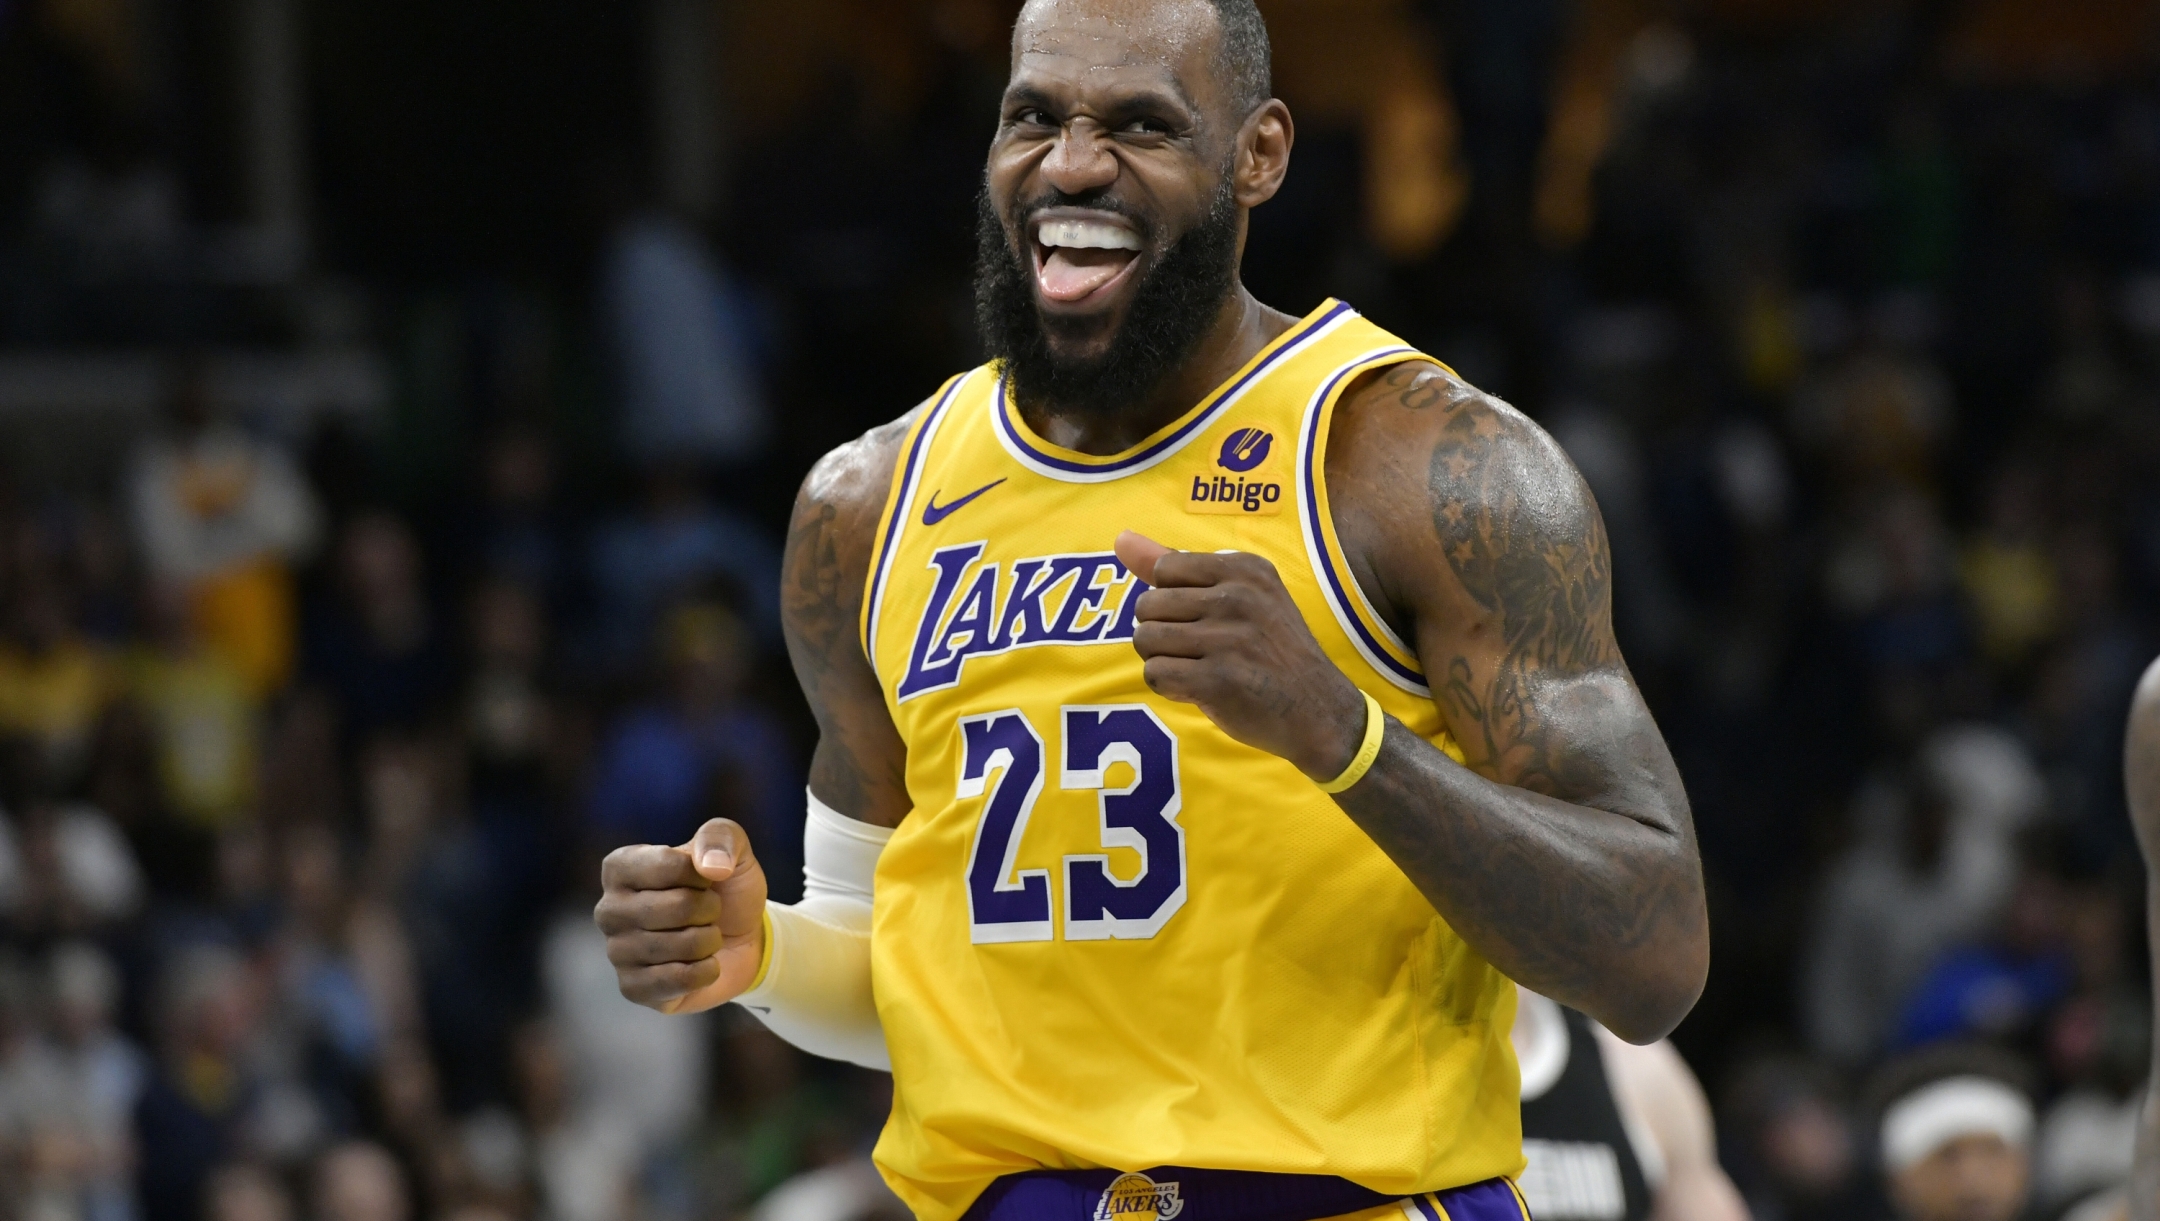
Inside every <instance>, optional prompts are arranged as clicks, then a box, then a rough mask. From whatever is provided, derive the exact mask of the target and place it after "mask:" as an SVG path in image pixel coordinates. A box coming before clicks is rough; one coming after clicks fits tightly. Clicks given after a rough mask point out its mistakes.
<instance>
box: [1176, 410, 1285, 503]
mask: <svg viewBox="0 0 2160 1221" xmlns="http://www.w3.org/2000/svg"><path fill="white" fill-rule="evenodd" d="M1274 448H1275V435H1274V434H1273V433H1271V432H1269V431H1267V430H1266V429H1264V428H1240V429H1238V430H1237V431H1235V432H1233V433H1231V434H1230V435H1229V436H1227V437H1224V438H1223V443H1222V450H1221V452H1219V453H1217V454H1216V455H1215V466H1216V468H1217V469H1216V470H1214V471H1209V472H1207V473H1205V474H1198V475H1194V476H1193V477H1192V492H1191V494H1190V495H1188V496H1187V497H1186V498H1185V511H1186V512H1187V513H1233V514H1238V515H1241V516H1252V515H1262V516H1269V517H1272V516H1274V515H1275V514H1277V513H1280V512H1282V495H1283V487H1282V484H1280V483H1278V482H1276V481H1275V480H1274V479H1271V478H1269V477H1268V472H1266V471H1262V470H1261V469H1260V468H1261V467H1262V466H1265V465H1266V464H1267V460H1268V454H1269V453H1270V452H1271V451H1273V450H1274ZM1221 471H1229V472H1230V474H1228V475H1225V474H1221V473H1220V472H1221Z"/></svg>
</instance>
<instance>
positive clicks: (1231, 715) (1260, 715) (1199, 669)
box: [1116, 530, 1365, 782]
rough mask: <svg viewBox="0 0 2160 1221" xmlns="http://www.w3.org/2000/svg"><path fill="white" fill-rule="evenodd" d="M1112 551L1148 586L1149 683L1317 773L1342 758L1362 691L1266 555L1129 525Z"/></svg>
mask: <svg viewBox="0 0 2160 1221" xmlns="http://www.w3.org/2000/svg"><path fill="white" fill-rule="evenodd" d="M1116 551H1117V557H1118V559H1119V560H1121V561H1123V562H1124V564H1125V567H1126V568H1128V569H1130V570H1132V572H1133V573H1134V575H1136V576H1138V577H1139V578H1140V579H1141V580H1143V581H1145V582H1147V583H1148V584H1149V585H1150V586H1152V587H1153V588H1151V589H1149V590H1148V591H1147V592H1146V593H1144V594H1142V595H1140V603H1139V606H1138V607H1137V608H1136V612H1135V616H1134V617H1135V620H1136V625H1135V627H1134V630H1133V648H1134V649H1135V650H1137V651H1138V652H1139V654H1140V656H1141V658H1142V659H1143V660H1144V661H1145V662H1146V666H1147V669H1146V676H1147V685H1148V688H1149V689H1150V690H1152V691H1154V692H1155V693H1156V694H1158V695H1162V696H1166V697H1168V698H1170V699H1174V700H1178V701H1180V702H1183V703H1187V704H1193V705H1196V706H1198V707H1199V709H1200V711H1202V712H1204V713H1206V714H1207V718H1208V719H1209V720H1211V721H1213V722H1215V724H1217V725H1218V726H1220V727H1221V728H1222V730H1223V732H1224V733H1227V734H1229V735H1230V736H1231V737H1233V738H1235V739H1237V740H1238V741H1240V742H1243V743H1245V744H1246V745H1247V746H1254V747H1258V748H1259V749H1261V750H1264V751H1268V752H1270V753H1271V754H1276V755H1280V756H1282V757H1283V758H1285V759H1288V760H1289V761H1290V762H1291V763H1293V764H1295V765H1296V766H1297V768H1298V770H1299V771H1302V772H1304V773H1305V774H1306V775H1307V776H1310V777H1311V778H1312V779H1314V780H1315V781H1321V782H1325V781H1327V780H1331V779H1333V778H1334V777H1336V776H1337V775H1339V774H1341V772H1342V770H1343V769H1344V768H1345V767H1348V766H1349V765H1350V760H1351V759H1352V757H1354V756H1355V755H1356V754H1357V750H1358V746H1359V744H1360V742H1362V740H1363V738H1364V733H1365V699H1364V696H1363V695H1361V694H1360V693H1359V691H1358V689H1357V687H1356V685H1354V684H1353V683H1351V681H1350V679H1349V677H1348V676H1346V675H1345V674H1343V672H1342V671H1341V670H1340V669H1337V668H1336V666H1335V663H1334V662H1332V661H1330V660H1329V659H1328V656H1327V654H1326V653H1324V652H1322V651H1321V648H1320V642H1319V641H1318V640H1315V639H1314V638H1313V634H1312V629H1310V628H1309V627H1307V626H1306V625H1305V616H1304V615H1303V614H1302V613H1301V612H1300V611H1299V610H1298V606H1297V603H1296V602H1294V601H1292V600H1291V598H1290V591H1289V590H1287V589H1285V588H1283V583H1282V578H1281V577H1279V576H1277V575H1276V572H1275V566H1274V565H1273V564H1270V563H1269V562H1267V561H1266V560H1264V559H1262V558H1260V557H1259V556H1257V555H1250V554H1247V553H1245V552H1242V551H1228V552H1220V553H1215V554H1207V553H1202V552H1192V551H1173V550H1171V549H1170V548H1168V547H1165V546H1163V545H1162V544H1161V543H1158V542H1156V541H1155V540H1153V539H1151V538H1148V537H1146V536H1144V535H1141V534H1136V533H1134V532H1133V531H1131V530H1127V531H1125V532H1124V533H1123V534H1120V535H1118V538H1117V543H1116Z"/></svg>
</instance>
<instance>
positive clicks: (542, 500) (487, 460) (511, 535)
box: [464, 423, 577, 618]
mask: <svg viewBox="0 0 2160 1221" xmlns="http://www.w3.org/2000/svg"><path fill="white" fill-rule="evenodd" d="M556 465H557V463H556V454H555V450H554V447H553V445H552V444H551V443H550V441H549V440H548V437H547V435H546V434H545V433H543V432H542V431H541V430H540V429H538V428H536V427H534V426H533V425H531V424H528V423H512V424H509V425H506V426H504V427H503V428H501V429H499V430H498V431H497V432H496V433H495V434H494V435H493V436H492V437H490V438H489V439H488V442H487V446H486V448H485V450H484V451H483V452H482V454H481V458H480V469H481V482H480V505H479V508H478V511H477V513H476V514H475V519H474V521H473V522H472V524H471V526H470V530H471V534H470V535H469V537H468V538H467V539H466V540H465V542H464V546H465V549H466V551H467V553H468V555H469V556H470V558H471V560H472V562H473V564H474V568H473V571H475V572H476V573H479V574H484V575H486V576H488V577H490V578H492V579H497V580H503V581H510V582H515V583H516V584H518V585H520V586H522V587H524V588H526V589H529V590H532V591H534V592H536V593H537V594H539V595H540V597H541V600H542V603H543V605H544V606H545V608H546V610H547V611H548V613H549V614H550V615H551V616H554V617H557V618H560V617H561V616H563V615H565V614H567V613H568V612H569V611H570V610H571V603H572V600H573V598H574V597H575V586H576V583H577V581H576V577H577V573H576V566H577V556H576V554H575V551H574V544H573V543H572V541H571V539H572V534H571V531H572V526H571V523H570V522H569V521H568V520H567V519H566V516H565V514H564V513H563V511H562V508H561V506H560V505H558V504H557V503H556V483H557V472H556Z"/></svg>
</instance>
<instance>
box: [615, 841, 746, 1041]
mask: <svg viewBox="0 0 2160 1221" xmlns="http://www.w3.org/2000/svg"><path fill="white" fill-rule="evenodd" d="M600 885H601V888H602V891H603V893H602V894H601V896H600V904H599V906H597V907H595V908H594V909H593V920H594V922H596V923H597V924H599V926H600V931H601V932H603V933H606V934H607V952H608V961H609V962H612V963H614V964H615V978H616V980H617V982H618V983H619V984H620V986H621V988H622V994H623V995H624V996H625V997H628V998H629V999H631V1000H633V1001H636V1002H637V1003H638V1004H640V1005H644V1006H646V1007H648V1008H652V1009H658V1010H659V1011H660V1012H662V1013H697V1012H699V1011H700V1010H704V1009H711V1008H713V1007H714V1006H716V1005H724V1004H726V1003H727V1002H729V1001H731V1000H733V999H735V998H736V997H737V996H739V995H741V994H742V993H743V992H745V991H747V990H748V989H749V987H750V983H751V981H752V980H753V979H755V978H756V977H757V969H758V962H759V959H760V958H761V957H762V956H763V954H764V952H765V871H764V870H763V869H762V868H760V867H759V865H758V863H757V857H756V856H754V855H752V854H751V851H750V837H749V836H748V835H746V834H744V832H743V829H742V828H741V827H740V826H738V825H736V824H735V823H734V822H731V821H729V820H728V819H725V818H715V819H713V820H712V821H710V822H708V823H706V824H705V825H704V826H702V827H699V828H698V832H697V834H696V835H694V836H692V837H691V839H690V842H689V843H686V844H682V845H679V846H677V847H673V848H670V847H666V846H664V845H660V844H633V845H630V846H628V847H623V848H617V849H616V850H615V851H613V852H610V853H608V856H607V860H606V861H605V862H603V863H602V864H601V866H600Z"/></svg>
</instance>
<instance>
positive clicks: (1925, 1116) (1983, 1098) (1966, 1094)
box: [1882, 1077, 2033, 1174]
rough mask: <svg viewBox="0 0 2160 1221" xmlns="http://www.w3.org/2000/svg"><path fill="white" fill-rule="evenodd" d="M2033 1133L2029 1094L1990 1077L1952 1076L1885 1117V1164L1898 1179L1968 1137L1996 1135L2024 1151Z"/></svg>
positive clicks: (1914, 1095) (1925, 1088)
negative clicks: (1948, 1145)
mask: <svg viewBox="0 0 2160 1221" xmlns="http://www.w3.org/2000/svg"><path fill="white" fill-rule="evenodd" d="M2032 1130H2033V1109H2032V1103H2030V1102H2028V1101H2026V1099H2025V1095H2023V1094H2021V1093H2019V1092H2018V1091H2017V1090H2015V1089H2012V1088H2011V1087H2010V1086H2008V1085H2005V1084H2003V1083H2002V1082H2000V1081H1997V1080H1995V1079H1994V1078H1992V1077H1950V1078H1947V1079H1945V1080H1942V1081H1937V1082H1934V1083H1932V1084H1929V1085H1925V1086H1922V1087H1921V1088H1919V1089H1917V1090H1914V1091H1913V1092H1912V1093H1910V1094H1907V1095H1905V1096H1904V1097H1903V1098H1900V1099H1898V1100H1897V1101H1896V1102H1895V1103H1892V1104H1891V1106H1890V1109H1889V1110H1887V1111H1884V1112H1883V1122H1882V1160H1883V1165H1884V1166H1886V1167H1887V1168H1889V1170H1890V1171H1891V1173H1893V1174H1895V1173H1897V1172H1899V1171H1902V1170H1904V1169H1906V1168H1907V1167H1909V1166H1911V1165H1913V1164H1914V1163H1915V1162H1920V1161H1924V1160H1926V1159H1927V1158H1928V1157H1929V1156H1931V1155H1932V1154H1934V1152H1935V1151H1936V1150H1937V1149H1940V1148H1942V1147H1943V1146H1944V1145H1946V1144H1949V1143H1950V1142H1951V1141H1954V1140H1957V1139H1958V1138H1960V1137H1965V1136H1996V1137H2000V1138H2001V1139H2002V1142H2003V1143H2004V1144H2006V1145H2009V1146H2011V1147H2013V1148H2018V1149H2022V1148H2024V1147H2025V1146H2026V1142H2027V1141H2029V1140H2030V1139H2031V1138H2032Z"/></svg>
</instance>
